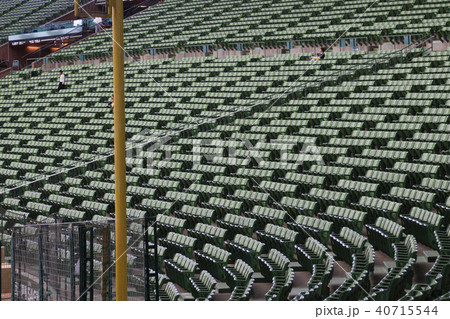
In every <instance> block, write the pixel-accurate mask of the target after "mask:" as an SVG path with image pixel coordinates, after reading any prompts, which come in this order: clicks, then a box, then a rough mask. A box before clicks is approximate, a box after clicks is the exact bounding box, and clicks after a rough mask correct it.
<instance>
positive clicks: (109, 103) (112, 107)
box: [106, 94, 114, 113]
mask: <svg viewBox="0 0 450 319" xmlns="http://www.w3.org/2000/svg"><path fill="white" fill-rule="evenodd" d="M106 107H109V108H110V109H111V113H114V94H112V95H111V100H110V101H109V102H108V104H107V105H106Z"/></svg>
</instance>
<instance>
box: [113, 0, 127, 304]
mask: <svg viewBox="0 0 450 319" xmlns="http://www.w3.org/2000/svg"><path fill="white" fill-rule="evenodd" d="M112 7H113V8H112V18H113V66H114V155H115V156H114V161H115V176H116V300H118V301H126V300H127V298H128V292H127V215H126V189H127V185H126V176H125V175H126V167H125V85H124V50H123V1H122V0H113V2H112Z"/></svg>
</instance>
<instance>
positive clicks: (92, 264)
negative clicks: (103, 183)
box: [11, 218, 158, 301]
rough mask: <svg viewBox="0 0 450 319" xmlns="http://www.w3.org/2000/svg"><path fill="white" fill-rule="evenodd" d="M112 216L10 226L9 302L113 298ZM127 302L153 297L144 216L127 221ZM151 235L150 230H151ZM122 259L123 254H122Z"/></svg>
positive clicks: (148, 224)
mask: <svg viewBox="0 0 450 319" xmlns="http://www.w3.org/2000/svg"><path fill="white" fill-rule="evenodd" d="M114 227H115V224H114V220H112V219H111V220H108V219H106V218H105V219H104V220H102V221H101V222H94V221H91V222H83V223H61V224H58V223H55V224H40V225H27V226H24V227H15V228H14V229H13V230H12V240H11V266H12V282H13V285H12V287H11V288H12V292H11V295H12V300H52V301H56V300H114V299H115V280H114V278H115V264H114V261H115V243H114ZM127 227H128V231H127V239H128V245H127V247H128V250H127V256H126V258H127V265H128V298H129V300H151V297H150V296H153V297H155V296H157V294H158V292H157V285H155V284H154V283H155V282H157V280H156V278H157V270H156V271H154V269H155V267H154V266H153V265H154V262H151V261H152V259H154V258H152V257H153V256H157V254H155V251H156V246H155V245H153V242H151V241H150V240H154V238H153V236H149V235H148V233H146V235H145V236H144V230H146V229H147V228H148V227H150V228H152V227H156V226H155V225H154V224H153V222H151V221H149V220H146V219H133V220H128V223H127ZM151 233H153V231H152V232H151ZM124 258H125V256H124Z"/></svg>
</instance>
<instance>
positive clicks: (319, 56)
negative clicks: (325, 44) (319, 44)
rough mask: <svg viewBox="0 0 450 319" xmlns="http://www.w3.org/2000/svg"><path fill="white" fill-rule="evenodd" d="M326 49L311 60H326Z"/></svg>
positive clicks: (321, 49) (322, 49)
mask: <svg viewBox="0 0 450 319" xmlns="http://www.w3.org/2000/svg"><path fill="white" fill-rule="evenodd" d="M325 51H326V49H325V48H320V51H319V53H317V55H315V56H313V57H312V58H311V61H317V60H323V59H324V58H325Z"/></svg>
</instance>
